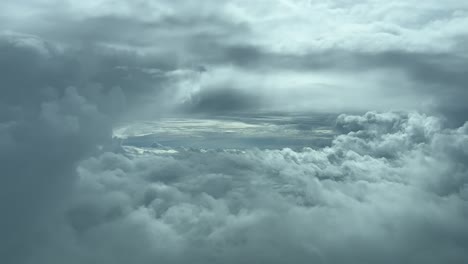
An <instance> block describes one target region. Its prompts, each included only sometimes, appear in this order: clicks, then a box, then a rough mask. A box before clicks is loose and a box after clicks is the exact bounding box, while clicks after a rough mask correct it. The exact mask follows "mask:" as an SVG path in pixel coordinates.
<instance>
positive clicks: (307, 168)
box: [35, 112, 468, 263]
mask: <svg viewBox="0 0 468 264" xmlns="http://www.w3.org/2000/svg"><path fill="white" fill-rule="evenodd" d="M337 129H338V130H340V131H341V132H342V134H341V135H340V136H338V137H336V138H335V140H334V141H333V143H332V144H331V146H329V147H325V148H323V149H312V148H305V149H303V150H302V151H293V150H291V149H282V150H255V149H254V150H246V151H236V150H218V151H216V150H186V151H180V150H179V151H178V152H177V153H173V154H163V155H161V154H154V153H152V152H151V151H150V149H148V151H147V152H144V153H143V154H142V153H141V152H140V153H139V154H137V155H135V153H136V152H132V151H131V149H127V151H126V152H124V153H122V154H118V153H112V152H107V153H103V154H100V155H97V156H95V157H92V158H89V159H86V160H84V161H83V162H81V163H80V164H79V165H78V170H77V171H78V179H77V183H76V184H77V186H76V189H75V190H74V192H73V194H72V195H71V196H72V198H71V199H70V203H69V204H68V205H67V206H68V207H67V208H66V210H65V211H66V213H65V215H66V217H65V219H64V221H63V222H62V223H61V225H62V228H63V230H62V232H63V234H61V235H60V236H58V237H54V238H53V239H52V240H51V241H52V242H50V243H51V245H48V244H45V245H42V246H43V247H44V248H39V249H40V253H41V255H40V257H38V258H36V259H35V261H36V262H35V263H38V261H39V263H51V262H52V263H61V262H64V261H66V262H67V263H128V262H136V263H154V262H159V263H187V262H191V263H206V262H213V263H238V262H246V263H285V262H294V263H310V262H313V263H363V262H365V263H368V262H379V263H395V262H401V263H441V262H447V261H449V262H451V263H464V262H465V261H466V260H467V259H468V255H467V253H466V250H465V249H466V247H467V243H468V228H467V227H466V224H465V223H466V220H467V212H468V203H467V199H468V196H467V195H468V189H467V186H468V185H467V182H468V167H467V164H466V160H467V158H468V151H467V146H468V124H465V125H464V126H462V127H460V128H457V129H445V128H443V127H442V126H441V123H440V120H438V119H437V118H434V117H430V116H425V115H421V114H417V113H395V112H394V113H380V114H379V113H374V112H369V113H367V114H365V115H363V116H353V115H341V116H339V118H338V119H337ZM58 246H59V247H60V248H61V250H60V251H57V250H56V249H57V247H58Z"/></svg>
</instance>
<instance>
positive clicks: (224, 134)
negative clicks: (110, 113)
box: [114, 113, 337, 151]
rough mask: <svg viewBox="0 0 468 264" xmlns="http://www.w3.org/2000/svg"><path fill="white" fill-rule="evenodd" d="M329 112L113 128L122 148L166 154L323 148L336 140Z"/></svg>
mask: <svg viewBox="0 0 468 264" xmlns="http://www.w3.org/2000/svg"><path fill="white" fill-rule="evenodd" d="M336 117H337V114H334V113H287V114H286V113H256V114H231V115H222V116H209V117H207V116H185V117H181V116H177V117H165V118H159V119H156V120H142V121H133V122H127V123H125V124H122V125H121V126H118V127H116V128H115V129H114V138H115V139H116V140H118V141H119V142H120V144H121V145H122V146H124V147H135V148H143V149H150V150H153V151H155V150H156V151H169V150H171V151H172V150H176V149H178V148H193V149H249V148H259V149H282V148H291V149H296V150H300V149H302V148H304V147H312V148H321V147H325V146H328V145H329V144H330V143H331V141H332V139H333V137H334V136H335V135H336V132H335V130H334V125H335V120H336Z"/></svg>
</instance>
